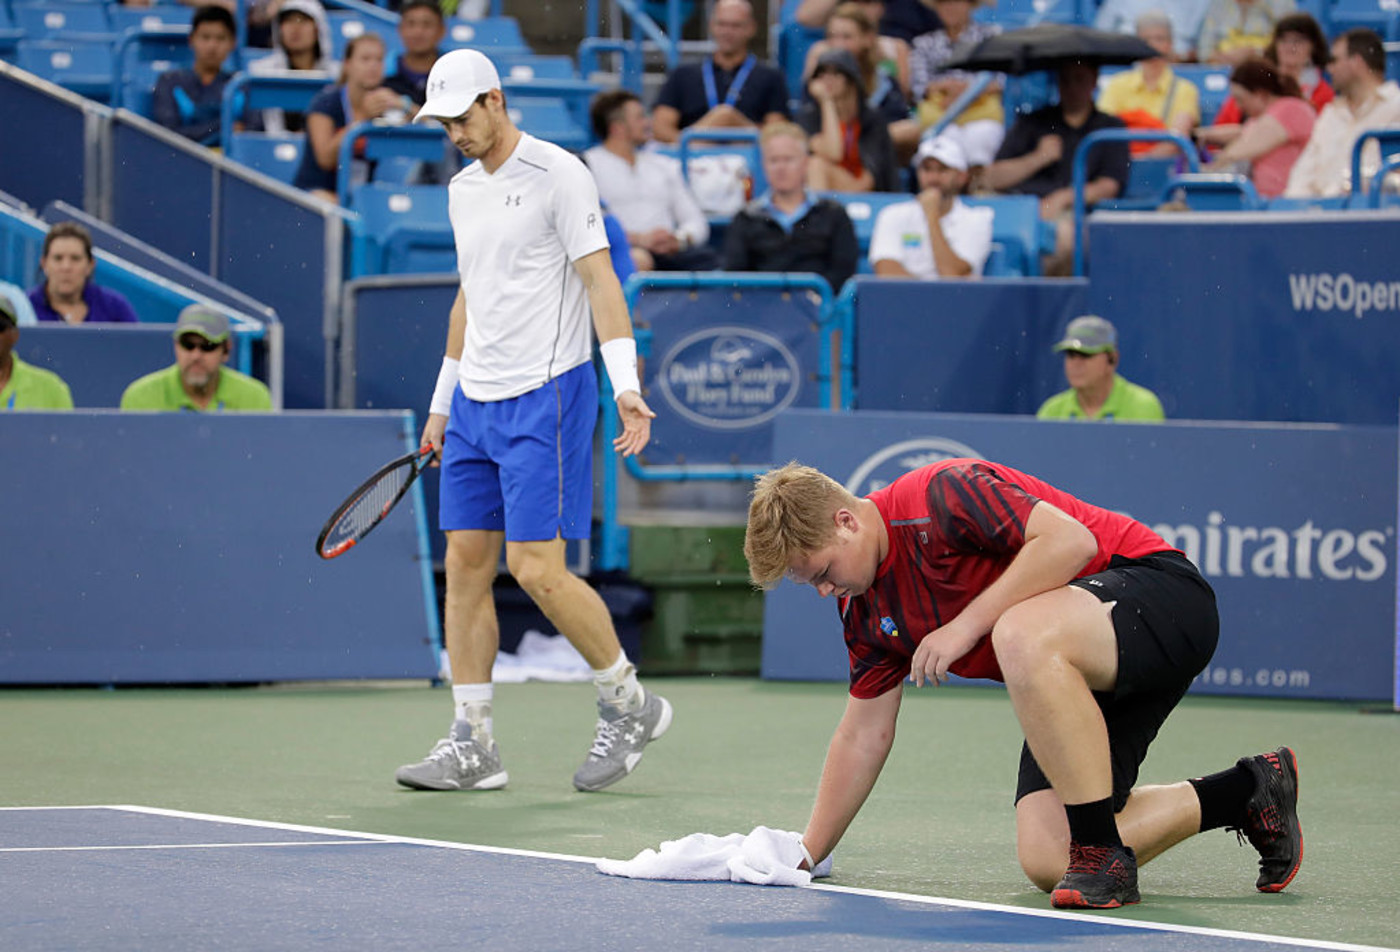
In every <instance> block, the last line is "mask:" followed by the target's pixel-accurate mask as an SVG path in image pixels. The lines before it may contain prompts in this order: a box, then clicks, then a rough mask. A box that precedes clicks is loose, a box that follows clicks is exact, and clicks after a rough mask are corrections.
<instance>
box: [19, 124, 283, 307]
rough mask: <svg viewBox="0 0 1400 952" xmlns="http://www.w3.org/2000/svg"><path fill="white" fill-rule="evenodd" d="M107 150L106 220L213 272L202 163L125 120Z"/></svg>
mask: <svg viewBox="0 0 1400 952" xmlns="http://www.w3.org/2000/svg"><path fill="white" fill-rule="evenodd" d="M112 152H113V155H114V157H115V158H114V161H113V162H112V191H111V200H112V215H111V223H112V224H113V225H115V226H116V227H118V228H120V229H121V230H122V231H124V232H126V233H128V234H130V235H132V236H134V237H136V238H139V239H141V240H142V241H144V242H146V243H147V244H150V245H154V246H155V247H157V248H159V249H160V250H161V251H164V252H165V253H166V254H168V255H170V256H171V257H173V258H175V259H176V260H178V261H183V262H185V263H186V264H188V265H190V266H191V267H193V268H198V269H199V270H200V271H203V272H205V273H206V274H213V273H214V270H213V259H212V257H211V249H210V246H209V228H210V223H211V222H212V221H213V215H214V184H213V177H212V176H211V175H210V170H209V164H208V162H207V161H205V160H204V159H203V157H201V156H199V155H196V154H193V153H192V152H190V151H188V150H186V149H182V148H179V147H178V146H175V145H172V144H171V143H169V142H166V141H164V140H162V139H159V138H156V137H154V136H151V135H147V134H146V133H145V132H144V131H143V130H142V129H140V128H139V127H137V126H136V125H134V124H132V123H129V122H116V123H113V124H112ZM55 197H57V196H55ZM42 204H47V203H46V202H45V203H42ZM243 290H244V291H248V293H253V292H252V291H250V290H249V289H248V288H243ZM254 296H256V294H255V295H254Z"/></svg>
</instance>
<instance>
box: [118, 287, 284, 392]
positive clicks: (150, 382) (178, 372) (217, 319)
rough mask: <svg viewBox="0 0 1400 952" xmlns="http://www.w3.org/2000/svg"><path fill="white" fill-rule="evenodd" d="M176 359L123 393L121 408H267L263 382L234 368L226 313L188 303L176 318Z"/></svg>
mask: <svg viewBox="0 0 1400 952" xmlns="http://www.w3.org/2000/svg"><path fill="white" fill-rule="evenodd" d="M174 336H175V363H173V364H171V365H170V366H169V367H166V368H165V369H164V370H157V371H155V372H154V373H149V374H146V376H144V377H141V378H139V379H137V380H135V381H134V382H132V383H131V384H130V385H129V386H128V387H127V388H126V390H125V391H124V392H123V393H122V403H121V407H122V409H123V410H156V411H174V410H190V411H194V412H197V413H222V412H223V411H225V410H271V409H272V396H271V394H269V393H268V389H267V386H266V385H265V384H264V383H263V382H262V381H261V380H255V379H254V378H252V377H249V376H248V375H247V374H244V373H240V372H239V371H237V370H234V369H233V368H232V367H226V366H224V365H225V364H226V363H227V362H228V357H229V323H228V315H226V314H224V313H222V312H220V311H216V310H215V309H214V308H212V307H208V306H207V305H204V304H191V305H188V306H187V307H186V308H185V309H184V310H183V311H181V312H180V316H179V318H177V319H176V321H175V335H174Z"/></svg>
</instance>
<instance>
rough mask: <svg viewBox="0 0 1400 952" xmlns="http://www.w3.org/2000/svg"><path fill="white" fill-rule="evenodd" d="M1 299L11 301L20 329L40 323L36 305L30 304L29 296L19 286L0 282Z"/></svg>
mask: <svg viewBox="0 0 1400 952" xmlns="http://www.w3.org/2000/svg"><path fill="white" fill-rule="evenodd" d="M0 298H8V299H9V301H10V307H12V308H13V309H14V315H15V321H16V323H18V324H19V326H20V327H32V326H33V325H35V324H37V323H39V318H38V317H37V316H35V314H34V305H33V304H31V303H30V302H29V295H28V294H27V293H26V292H25V290H24V288H22V287H20V286H19V285H18V284H11V283H10V282H8V281H0Z"/></svg>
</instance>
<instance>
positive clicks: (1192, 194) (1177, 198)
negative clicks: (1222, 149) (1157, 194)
mask: <svg viewBox="0 0 1400 952" xmlns="http://www.w3.org/2000/svg"><path fill="white" fill-rule="evenodd" d="M1161 201H1163V202H1168V201H1171V202H1185V203H1186V204H1187V205H1189V206H1190V207H1191V210H1192V211H1197V212H1252V211H1261V210H1262V209H1263V208H1264V201H1263V199H1261V198H1260V197H1259V193H1258V192H1257V191H1255V188H1254V183H1253V182H1251V181H1250V180H1249V179H1248V178H1247V177H1246V176H1243V175H1235V174H1222V173H1214V172H1197V173H1192V174H1186V175H1174V176H1172V177H1171V178H1170V179H1168V180H1167V184H1166V187H1165V188H1163V189H1162V195H1161Z"/></svg>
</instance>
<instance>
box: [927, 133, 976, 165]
mask: <svg viewBox="0 0 1400 952" xmlns="http://www.w3.org/2000/svg"><path fill="white" fill-rule="evenodd" d="M924 159H937V160H938V161H940V162H942V163H943V164H944V165H946V166H947V167H948V168H950V169H956V170H957V171H959V172H966V171H967V151H966V150H965V149H963V147H962V143H961V142H959V141H958V140H957V139H954V138H953V137H952V136H947V135H938V136H934V137H933V138H931V139H925V140H923V141H922V142H920V143H919V151H917V152H915V153H914V166H915V167H916V168H917V167H918V166H920V165H923V163H924Z"/></svg>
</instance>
